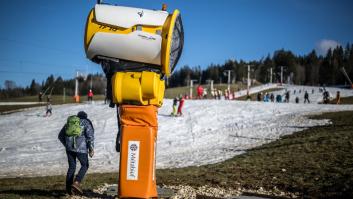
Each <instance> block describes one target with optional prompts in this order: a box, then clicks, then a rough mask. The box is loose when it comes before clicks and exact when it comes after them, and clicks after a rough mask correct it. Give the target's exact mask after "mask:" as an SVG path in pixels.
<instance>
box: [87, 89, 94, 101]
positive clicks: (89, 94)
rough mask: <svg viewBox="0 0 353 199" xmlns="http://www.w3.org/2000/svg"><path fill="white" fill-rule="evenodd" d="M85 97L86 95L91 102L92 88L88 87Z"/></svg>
mask: <svg viewBox="0 0 353 199" xmlns="http://www.w3.org/2000/svg"><path fill="white" fill-rule="evenodd" d="M87 97H88V101H89V102H92V100H93V91H92V89H89V91H88V94H87Z"/></svg>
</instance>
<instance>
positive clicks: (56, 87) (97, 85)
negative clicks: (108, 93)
mask: <svg viewBox="0 0 353 199" xmlns="http://www.w3.org/2000/svg"><path fill="white" fill-rule="evenodd" d="M91 79H92V88H91ZM78 81H79V94H80V95H87V93H88V91H89V89H92V90H93V92H94V94H95V95H102V94H104V93H105V86H106V79H105V75H103V74H89V75H87V77H86V78H83V77H80V78H78ZM64 88H65V89H64ZM64 90H65V94H66V95H68V96H73V95H74V94H75V79H68V80H64V79H63V78H62V77H61V76H59V77H57V78H55V77H54V75H50V76H49V77H47V79H46V80H45V81H43V82H42V83H38V82H36V80H35V79H33V80H32V81H31V84H30V85H29V86H27V87H18V86H16V83H15V82H14V81H11V80H6V81H5V82H4V88H3V89H0V99H7V98H12V97H23V96H33V95H38V94H39V93H40V92H42V93H44V92H46V93H45V94H46V95H49V94H50V93H51V94H52V95H63V94H64Z"/></svg>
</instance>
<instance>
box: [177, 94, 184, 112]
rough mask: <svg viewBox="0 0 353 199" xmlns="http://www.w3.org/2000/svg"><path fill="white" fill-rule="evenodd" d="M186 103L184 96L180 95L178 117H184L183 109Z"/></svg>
mask: <svg viewBox="0 0 353 199" xmlns="http://www.w3.org/2000/svg"><path fill="white" fill-rule="evenodd" d="M184 101H185V99H184V97H183V95H180V98H179V106H178V113H177V115H178V116H182V115H183V112H182V109H183V105H184Z"/></svg>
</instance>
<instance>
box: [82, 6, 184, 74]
mask: <svg viewBox="0 0 353 199" xmlns="http://www.w3.org/2000/svg"><path fill="white" fill-rule="evenodd" d="M183 43H184V31H183V25H182V21H181V15H180V12H179V11H178V10H174V11H173V13H171V14H170V13H168V12H166V11H163V10H148V9H141V8H131V7H123V6H114V5H106V4H97V5H95V7H94V8H93V9H92V10H91V12H90V13H89V15H88V18H87V23H86V31H85V39H84V45H85V51H86V56H87V58H88V59H90V60H92V61H94V62H96V63H100V62H101V61H102V60H105V59H106V60H114V61H116V62H122V63H124V70H127V71H133V70H135V69H136V65H138V64H136V63H140V64H142V65H143V66H144V67H145V66H147V69H146V70H148V68H151V69H153V70H157V71H158V73H161V74H162V75H166V76H170V74H171V73H172V72H173V70H174V68H175V66H176V64H177V62H178V60H179V58H180V55H181V53H182V49H183ZM126 63H127V64H126ZM126 66H127V69H126ZM129 67H131V68H133V70H129ZM144 70H145V69H144ZM140 71H141V70H140Z"/></svg>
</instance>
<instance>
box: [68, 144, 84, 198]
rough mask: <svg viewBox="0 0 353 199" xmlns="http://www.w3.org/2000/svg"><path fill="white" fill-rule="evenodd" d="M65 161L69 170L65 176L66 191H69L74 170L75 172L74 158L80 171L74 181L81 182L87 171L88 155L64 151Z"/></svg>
mask: <svg viewBox="0 0 353 199" xmlns="http://www.w3.org/2000/svg"><path fill="white" fill-rule="evenodd" d="M66 154H67V160H68V162H69V169H68V170H67V175H66V191H71V185H72V184H73V182H74V176H75V170H76V158H77V159H78V161H80V164H81V169H80V171H79V172H78V174H77V175H76V179H75V181H77V182H81V181H82V180H83V177H85V174H86V172H87V170H88V167H89V165H88V154H87V153H76V152H73V151H66Z"/></svg>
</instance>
